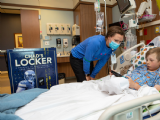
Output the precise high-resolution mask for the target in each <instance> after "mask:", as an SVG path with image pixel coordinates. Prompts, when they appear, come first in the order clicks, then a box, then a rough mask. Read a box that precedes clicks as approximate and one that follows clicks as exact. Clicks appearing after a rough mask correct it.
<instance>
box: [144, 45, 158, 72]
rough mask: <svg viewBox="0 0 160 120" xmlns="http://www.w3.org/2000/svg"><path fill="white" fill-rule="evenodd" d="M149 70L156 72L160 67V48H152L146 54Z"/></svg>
mask: <svg viewBox="0 0 160 120" xmlns="http://www.w3.org/2000/svg"><path fill="white" fill-rule="evenodd" d="M146 63H147V68H148V70H150V71H155V70H157V69H158V68H159V67H160V47H156V48H152V49H150V50H149V51H147V53H146Z"/></svg>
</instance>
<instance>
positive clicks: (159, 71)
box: [126, 47, 160, 91]
mask: <svg viewBox="0 0 160 120" xmlns="http://www.w3.org/2000/svg"><path fill="white" fill-rule="evenodd" d="M145 59H146V64H142V65H141V66H139V67H137V68H136V69H135V70H133V72H132V73H131V74H128V75H126V77H127V78H128V81H129V87H130V88H133V89H136V90H138V89H139V88H140V87H141V86H143V85H144V84H147V85H148V86H150V87H155V88H156V89H157V90H158V91H160V47H156V48H152V49H150V50H149V51H147V53H146V56H145Z"/></svg>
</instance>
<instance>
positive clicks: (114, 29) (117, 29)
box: [106, 26, 125, 38]
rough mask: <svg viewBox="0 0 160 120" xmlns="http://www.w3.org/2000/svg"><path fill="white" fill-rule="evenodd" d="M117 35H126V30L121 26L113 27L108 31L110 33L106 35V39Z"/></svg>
mask: <svg viewBox="0 0 160 120" xmlns="http://www.w3.org/2000/svg"><path fill="white" fill-rule="evenodd" d="M115 34H120V35H123V37H124V35H125V33H124V30H123V29H122V28H121V27H119V26H112V27H110V28H109V29H108V32H107V34H106V38H108V37H113V36H114V35H115Z"/></svg>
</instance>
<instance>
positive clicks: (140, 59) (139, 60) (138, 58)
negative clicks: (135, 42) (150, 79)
mask: <svg viewBox="0 0 160 120" xmlns="http://www.w3.org/2000/svg"><path fill="white" fill-rule="evenodd" d="M155 47H156V46H149V45H145V46H144V47H141V48H140V51H139V52H138V53H137V54H136V55H135V59H134V60H133V61H132V60H131V63H132V64H133V67H134V68H136V67H138V66H140V65H142V64H146V59H145V55H146V52H147V51H148V50H150V49H152V48H155Z"/></svg>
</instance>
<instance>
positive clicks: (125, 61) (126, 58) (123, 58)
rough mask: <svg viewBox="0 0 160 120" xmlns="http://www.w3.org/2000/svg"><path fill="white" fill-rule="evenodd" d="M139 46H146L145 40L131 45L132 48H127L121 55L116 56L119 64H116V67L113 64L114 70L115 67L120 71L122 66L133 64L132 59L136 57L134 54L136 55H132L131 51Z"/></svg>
mask: <svg viewBox="0 0 160 120" xmlns="http://www.w3.org/2000/svg"><path fill="white" fill-rule="evenodd" d="M139 46H145V44H144V42H141V43H139V44H137V45H135V46H133V47H131V48H130V49H128V50H126V51H125V52H123V53H122V54H121V55H119V56H118V57H117V58H116V61H117V64H116V67H115V69H114V68H113V66H114V65H111V69H112V70H113V69H114V70H115V71H117V72H120V70H121V68H122V67H124V66H125V65H129V64H131V59H132V58H134V56H135V55H133V56H132V55H131V51H132V50H134V49H135V48H137V47H139Z"/></svg>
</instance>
